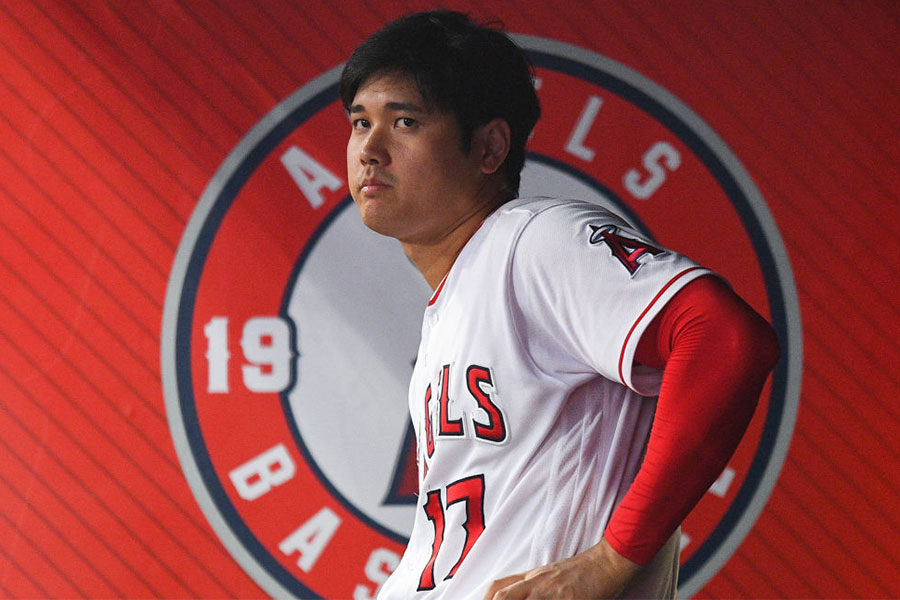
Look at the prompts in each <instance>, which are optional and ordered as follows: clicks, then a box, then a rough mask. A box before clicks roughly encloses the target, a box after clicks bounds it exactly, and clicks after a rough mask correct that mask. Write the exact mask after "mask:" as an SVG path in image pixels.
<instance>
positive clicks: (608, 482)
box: [341, 11, 778, 600]
mask: <svg viewBox="0 0 900 600" xmlns="http://www.w3.org/2000/svg"><path fill="white" fill-rule="evenodd" d="M341 98H342V101H343V103H344V106H345V108H346V109H347V112H348V115H349V117H350V121H351V125H352V127H351V134H350V138H349V141H348V144H347V169H348V177H349V182H350V187H351V192H352V195H353V198H354V200H355V202H356V204H357V206H358V208H359V211H360V215H361V217H362V220H363V222H364V223H365V224H366V225H367V226H368V227H370V228H371V229H373V230H375V231H377V232H379V233H382V234H384V235H388V236H391V237H394V238H396V239H397V240H399V241H400V243H401V245H402V247H403V249H404V251H405V252H406V254H407V255H408V256H409V258H410V260H411V261H412V262H413V263H414V264H415V266H416V267H417V268H418V269H419V271H420V272H421V273H422V275H423V276H424V277H425V279H426V281H427V282H428V283H429V284H430V285H431V287H432V289H434V295H433V297H432V298H431V301H430V302H429V303H428V306H427V307H426V309H425V315H424V321H423V325H422V339H421V345H420V348H419V352H418V356H417V359H416V365H415V370H414V373H413V376H412V381H411V383H410V389H409V410H410V414H411V417H412V420H413V423H414V426H415V430H416V435H417V441H418V469H419V486H420V491H419V498H418V506H417V510H416V516H415V522H414V524H413V529H412V534H411V537H410V541H409V545H408V547H407V549H406V552H405V553H404V555H403V557H402V559H401V561H400V564H399V566H398V567H397V569H396V570H395V571H394V573H393V574H392V575H391V577H390V578H389V579H388V581H387V582H386V583H385V584H384V585H383V587H382V589H381V590H380V595H379V598H453V599H457V598H473V599H476V600H477V599H479V598H495V599H500V598H506V599H508V598H557V597H558V598H595V597H615V596H618V595H625V596H628V597H665V598H673V597H675V593H676V584H677V573H678V528H679V525H680V523H681V521H682V520H683V519H684V517H685V516H686V515H687V514H688V512H689V511H690V510H691V508H692V507H693V506H694V505H695V504H696V502H697V501H698V500H699V499H700V497H701V496H702V495H703V493H704V492H705V491H706V489H708V487H709V486H710V485H711V484H712V482H713V481H714V480H715V479H716V477H717V476H718V475H719V473H720V472H721V470H722V469H723V468H724V467H725V465H726V464H727V461H728V459H729V458H730V456H731V454H732V453H733V451H734V449H735V447H736V446H737V444H738V442H739V440H740V438H741V436H742V435H743V432H744V430H745V429H746V426H747V424H748V423H749V421H750V418H751V417H752V415H753V411H754V409H755V406H756V402H757V399H758V396H759V393H760V390H761V387H762V385H763V383H764V381H765V379H766V377H767V375H768V373H769V371H770V370H771V368H772V366H773V365H774V363H775V361H776V360H777V355H778V350H777V342H776V340H775V338H774V334H773V332H772V330H771V328H770V327H769V325H768V324H767V323H766V322H765V321H764V320H763V319H762V318H761V317H760V316H759V315H757V314H756V313H755V312H754V311H753V310H752V309H750V308H749V307H748V306H747V305H746V304H745V303H744V302H743V301H742V300H740V298H738V297H737V296H736V295H735V294H734V293H733V292H732V291H731V289H730V288H729V287H728V286H727V284H725V283H724V282H723V281H722V280H721V279H720V278H718V277H717V276H715V275H713V274H711V273H710V272H709V271H708V270H707V269H705V268H703V267H701V266H700V265H697V264H695V263H693V262H692V261H691V260H689V259H688V258H686V257H684V256H682V255H679V254H677V253H675V252H672V251H670V250H667V249H664V248H662V247H659V246H657V245H656V244H654V243H651V242H650V241H649V240H647V239H645V238H644V237H643V236H642V235H641V234H639V233H638V232H636V231H634V230H632V229H631V228H630V227H629V226H628V225H627V224H626V223H625V222H624V221H623V220H622V219H621V218H620V217H618V216H617V215H615V214H612V213H610V212H608V211H606V210H604V209H602V208H599V207H597V206H595V205H592V204H587V203H582V202H578V201H574V200H560V199H552V198H517V194H518V187H519V173H520V171H521V168H522V165H523V164H524V159H525V142H526V141H527V139H528V136H529V134H530V132H531V130H532V128H533V126H534V124H535V122H536V121H537V118H538V116H539V113H540V109H539V106H538V101H537V97H536V95H535V93H534V86H533V80H532V75H531V68H530V66H529V65H528V62H527V60H526V58H525V57H524V55H523V54H522V52H521V51H520V50H519V49H518V48H517V47H516V46H515V45H514V44H513V43H512V42H511V41H510V40H509V38H507V37H506V36H505V35H504V34H503V33H502V32H500V31H498V30H496V29H493V28H488V27H482V26H479V25H476V24H474V23H472V22H471V21H470V20H469V19H468V18H467V17H466V16H464V15H462V14H459V13H454V12H449V11H439V12H431V13H422V14H416V15H411V16H408V17H404V18H401V19H398V20H397V21H394V22H392V23H390V24H388V25H387V26H386V27H385V28H384V29H382V30H380V31H379V32H377V33H376V34H374V35H373V36H372V37H371V38H369V39H368V40H367V41H365V42H364V43H363V44H362V45H361V46H360V47H359V48H358V49H357V50H356V51H355V52H354V53H353V55H352V56H351V58H350V59H349V61H348V62H347V65H346V67H345V69H344V72H343V74H342V77H341Z"/></svg>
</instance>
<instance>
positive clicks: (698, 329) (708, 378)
mask: <svg viewBox="0 0 900 600" xmlns="http://www.w3.org/2000/svg"><path fill="white" fill-rule="evenodd" d="M777 359H778V342H777V340H776V338H775V334H774V332H773V331H772V328H771V326H770V325H769V324H768V323H767V322H766V321H765V320H764V319H763V318H762V317H761V316H759V315H758V314H757V313H756V312H755V311H753V309H752V308H750V307H749V306H748V305H747V304H746V303H744V301H743V300H741V299H740V298H739V297H738V296H737V295H736V294H735V293H734V292H733V291H731V289H730V288H729V287H728V286H727V285H726V284H725V283H724V282H723V281H721V280H720V279H719V278H717V277H714V276H705V277H701V278H699V279H696V280H694V281H692V282H691V283H689V284H687V285H686V286H685V287H684V289H682V290H680V291H679V292H678V293H677V294H676V295H675V296H674V297H673V298H672V299H671V300H670V301H669V302H668V303H667V304H666V306H665V307H663V309H662V311H661V312H660V313H659V314H658V315H657V316H656V317H655V318H654V320H653V322H652V323H651V325H650V326H649V327H648V329H647V330H646V331H645V332H644V334H643V335H642V336H641V340H640V342H639V343H638V347H637V351H636V354H635V361H636V362H639V363H641V364H645V365H649V366H653V367H656V368H661V369H663V378H662V384H661V387H660V393H659V399H658V401H657V406H656V416H655V417H654V420H653V425H652V428H651V431H650V440H649V442H648V445H647V452H646V455H645V457H644V461H643V464H642V465H641V468H640V470H639V471H638V474H637V476H636V477H635V479H634V482H633V483H632V485H631V487H630V488H629V490H628V492H627V493H626V494H625V497H624V498H623V499H622V502H621V504H620V505H619V506H618V507H617V508H616V510H615V511H614V512H613V514H612V517H611V519H610V522H609V525H608V526H607V529H606V532H605V533H604V537H605V538H606V540H607V542H609V544H610V545H611V546H612V547H613V549H614V550H615V551H616V552H618V553H619V554H621V555H622V556H625V557H626V558H628V559H630V560H632V561H634V562H637V563H639V564H647V563H648V562H650V560H651V559H652V558H653V556H654V555H655V554H656V553H657V552H658V551H659V549H660V548H661V547H662V546H663V544H665V542H666V540H668V539H669V537H670V536H671V535H672V533H673V532H674V531H675V529H676V528H677V527H678V525H680V524H681V522H682V521H683V520H684V518H685V517H686V516H687V514H688V513H689V512H690V511H691V509H692V508H693V507H694V506H695V505H696V503H697V502H698V501H699V500H700V498H701V497H702V496H703V494H704V493H705V492H706V490H707V489H709V486H710V485H712V483H713V482H714V481H715V480H716V478H717V477H718V476H719V474H720V473H721V472H722V470H723V469H724V468H725V466H726V465H727V464H728V460H729V459H730V458H731V455H732V454H733V453H734V450H735V449H736V448H737V445H738V442H740V440H741V437H742V436H743V434H744V431H745V430H746V428H747V425H748V424H749V423H750V419H751V417H752V416H753V412H754V410H755V409H756V404H757V402H758V399H759V394H760V392H761V391H762V387H763V384H764V383H765V380H766V377H767V376H768V374H769V372H770V371H771V370H772V368H773V366H774V365H775V362H776V361H777Z"/></svg>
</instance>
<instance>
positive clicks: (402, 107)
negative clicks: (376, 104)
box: [348, 102, 427, 113]
mask: <svg viewBox="0 0 900 600" xmlns="http://www.w3.org/2000/svg"><path fill="white" fill-rule="evenodd" d="M384 106H385V108H386V109H387V110H390V111H393V112H413V113H424V112H427V111H426V110H425V109H424V108H422V107H421V106H419V105H418V104H413V103H412V102H388V103H387V104H385V105H384ZM365 110H366V108H365V107H364V106H363V105H362V104H354V105H352V106H351V107H350V110H349V111H348V112H350V113H359V112H364V111H365Z"/></svg>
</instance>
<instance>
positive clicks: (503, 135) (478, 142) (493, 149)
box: [472, 118, 510, 175]
mask: <svg viewBox="0 0 900 600" xmlns="http://www.w3.org/2000/svg"><path fill="white" fill-rule="evenodd" d="M509 139H510V133H509V123H507V122H506V120H505V119H499V118H498V119H494V120H493V121H491V122H489V123H486V124H484V125H482V126H481V127H478V128H477V129H476V130H475V132H474V133H473V134H472V142H473V144H472V145H473V148H474V149H475V150H476V151H477V152H478V153H479V159H480V161H481V162H480V167H481V172H482V173H484V174H486V175H490V174H491V173H494V172H496V171H497V169H499V168H500V165H502V164H503V161H505V160H506V155H507V154H509V144H510V142H509Z"/></svg>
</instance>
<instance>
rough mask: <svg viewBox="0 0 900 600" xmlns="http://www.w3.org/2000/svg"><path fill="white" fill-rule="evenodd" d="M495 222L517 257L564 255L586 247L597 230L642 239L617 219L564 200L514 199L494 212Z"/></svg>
mask: <svg viewBox="0 0 900 600" xmlns="http://www.w3.org/2000/svg"><path fill="white" fill-rule="evenodd" d="M496 219H497V220H496V224H497V225H498V227H497V229H498V230H499V231H506V232H507V235H511V236H512V237H513V238H514V240H513V244H514V246H515V247H516V252H517V253H522V252H524V253H526V254H529V253H533V252H538V253H539V254H540V255H543V256H547V255H548V252H549V255H550V256H553V255H559V252H562V253H563V254H565V251H569V252H571V251H573V250H576V249H577V248H579V247H582V246H585V245H589V244H590V243H591V241H592V236H594V237H596V231H598V230H607V229H614V230H616V231H620V230H622V231H628V232H631V233H633V234H635V235H637V237H642V236H640V235H639V234H637V232H636V231H635V230H634V229H633V228H632V227H631V225H630V224H629V223H628V222H627V221H626V220H625V219H624V218H623V217H622V216H621V215H618V214H616V213H614V212H612V211H610V210H608V209H606V208H604V207H601V206H598V205H596V204H592V203H590V202H584V201H581V200H573V199H567V198H546V197H537V198H517V199H515V200H512V201H510V202H508V203H507V204H505V205H503V206H502V207H501V208H500V209H498V211H497V214H496Z"/></svg>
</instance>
